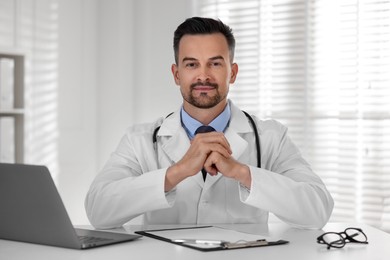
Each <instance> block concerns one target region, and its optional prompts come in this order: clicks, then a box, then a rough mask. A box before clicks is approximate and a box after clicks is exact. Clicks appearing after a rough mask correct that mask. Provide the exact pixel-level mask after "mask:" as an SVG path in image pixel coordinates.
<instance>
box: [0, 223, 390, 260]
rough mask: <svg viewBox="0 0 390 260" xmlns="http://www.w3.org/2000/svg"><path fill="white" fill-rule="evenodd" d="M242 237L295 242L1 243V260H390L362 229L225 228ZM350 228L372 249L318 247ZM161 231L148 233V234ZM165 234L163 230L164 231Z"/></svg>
mask: <svg viewBox="0 0 390 260" xmlns="http://www.w3.org/2000/svg"><path fill="white" fill-rule="evenodd" d="M221 226H223V227H228V228H230V229H235V230H238V231H241V232H248V233H252V234H259V235H262V236H272V237H277V238H280V239H285V240H288V241H290V243H289V244H287V245H279V246H271V247H260V248H249V249H237V250H226V251H215V252H201V251H197V250H194V249H190V248H185V247H182V246H178V245H174V244H170V243H167V242H163V241H159V240H156V239H153V238H149V237H142V238H141V239H139V240H136V241H132V242H127V243H122V244H117V245H111V246H105V247H100V248H94V249H88V250H74V249H65V248H59V247H51V246H42V245H35V244H29V243H21V242H13V241H7V240H1V239H0V259H4V260H14V259H20V260H24V259H30V260H35V259H37V260H38V259H39V260H45V259H56V260H62V259H64V260H65V259H66V260H70V259H72V260H77V259H83V260H84V259H85V260H88V259H93V260H99V259H102V260H107V259H109V260H110V259H126V260H129V259H137V260H139V259H161V260H166V259H185V260H192V259H202V260H207V259H213V260H215V259H225V260H229V259H242V260H250V259H256V260H259V259H262V260H266V259H273V260H275V259H277V260H282V259H289V260H294V259H299V260H301V259H308V260H309V259H310V260H313V259H316V260H319V259H343V260H348V259H353V260H360V259H364V260H374V259H375V260H379V259H383V260H388V259H390V234H388V233H385V232H383V231H380V230H378V229H376V228H373V227H370V226H367V225H362V224H333V223H330V224H328V225H326V226H325V227H324V229H323V230H300V229H294V228H291V227H289V226H288V225H286V224H269V225H268V227H267V226H262V227H260V226H258V225H221ZM347 227H360V228H362V229H363V231H364V232H365V233H366V235H367V237H368V242H369V244H368V245H360V244H353V243H349V244H347V245H346V246H345V247H344V248H342V249H331V250H327V249H326V246H324V245H320V244H317V242H316V238H317V236H319V235H321V234H322V233H323V232H328V231H336V232H341V231H344V229H345V228H347ZM151 228H156V226H153V227H147V229H151ZM158 228H162V226H160V227H158ZM137 230H140V226H128V227H126V228H125V231H127V232H132V231H137Z"/></svg>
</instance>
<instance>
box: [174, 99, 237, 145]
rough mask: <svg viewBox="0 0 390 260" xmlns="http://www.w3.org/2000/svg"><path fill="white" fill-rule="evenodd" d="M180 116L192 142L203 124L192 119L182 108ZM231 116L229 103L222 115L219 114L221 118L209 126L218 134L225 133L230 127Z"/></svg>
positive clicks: (217, 118)
mask: <svg viewBox="0 0 390 260" xmlns="http://www.w3.org/2000/svg"><path fill="white" fill-rule="evenodd" d="M180 114H181V123H182V125H183V127H184V129H185V130H186V132H187V135H188V137H189V138H190V140H192V138H194V136H195V131H196V129H198V127H200V126H202V125H203V124H202V123H201V122H199V121H198V120H196V119H194V118H193V117H191V116H190V115H189V114H188V113H187V112H186V111H184V108H183V107H182V108H181V112H180ZM230 115H231V112H230V104H229V103H228V104H227V105H226V107H225V109H224V110H223V111H222V113H221V114H219V116H217V117H216V118H215V119H214V120H213V121H211V123H210V124H209V126H211V127H213V128H214V129H215V130H216V131H217V132H224V131H225V130H226V128H227V127H228V125H229V121H230Z"/></svg>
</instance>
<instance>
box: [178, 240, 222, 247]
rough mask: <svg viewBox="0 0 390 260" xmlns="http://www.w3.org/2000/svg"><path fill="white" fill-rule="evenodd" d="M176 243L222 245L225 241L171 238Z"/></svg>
mask: <svg viewBox="0 0 390 260" xmlns="http://www.w3.org/2000/svg"><path fill="white" fill-rule="evenodd" d="M172 241H173V242H176V243H188V244H199V245H215V246H218V245H223V244H225V243H226V241H222V240H207V239H173V240H172Z"/></svg>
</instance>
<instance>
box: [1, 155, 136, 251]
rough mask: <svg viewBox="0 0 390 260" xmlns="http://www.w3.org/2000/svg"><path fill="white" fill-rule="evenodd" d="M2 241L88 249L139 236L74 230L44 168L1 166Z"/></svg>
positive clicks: (23, 165) (4, 164) (16, 165)
mask: <svg viewBox="0 0 390 260" xmlns="http://www.w3.org/2000/svg"><path fill="white" fill-rule="evenodd" d="M0 212H1V213H0V239H8V240H15V241H22V242H29V243H36V244H43V245H50V246H58V247H66V248H74V249H87V248H93V247H99V246H104V245H110V244H115V243H120V242H125V241H132V240H135V239H137V238H139V237H141V236H140V235H135V234H123V233H117V232H108V231H102V230H87V229H76V228H74V227H73V225H72V223H71V221H70V218H69V216H68V213H67V212H66V209H65V206H64V204H63V202H62V200H61V197H60V195H59V193H58V191H57V188H56V186H55V184H54V182H53V179H52V177H51V175H50V172H49V170H48V169H47V168H46V167H45V166H39V165H25V164H7V163H0Z"/></svg>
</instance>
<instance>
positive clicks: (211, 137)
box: [191, 132, 232, 154]
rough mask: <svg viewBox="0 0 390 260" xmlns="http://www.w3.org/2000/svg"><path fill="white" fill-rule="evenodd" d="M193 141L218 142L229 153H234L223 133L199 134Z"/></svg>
mask: <svg viewBox="0 0 390 260" xmlns="http://www.w3.org/2000/svg"><path fill="white" fill-rule="evenodd" d="M193 143H217V144H220V145H222V146H223V147H225V149H226V150H227V151H228V152H229V154H232V150H231V148H230V144H229V142H228V141H227V139H226V137H225V136H224V135H223V134H222V133H217V132H210V133H202V134H197V135H196V136H195V137H194V139H193V140H192V141H191V144H193Z"/></svg>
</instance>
